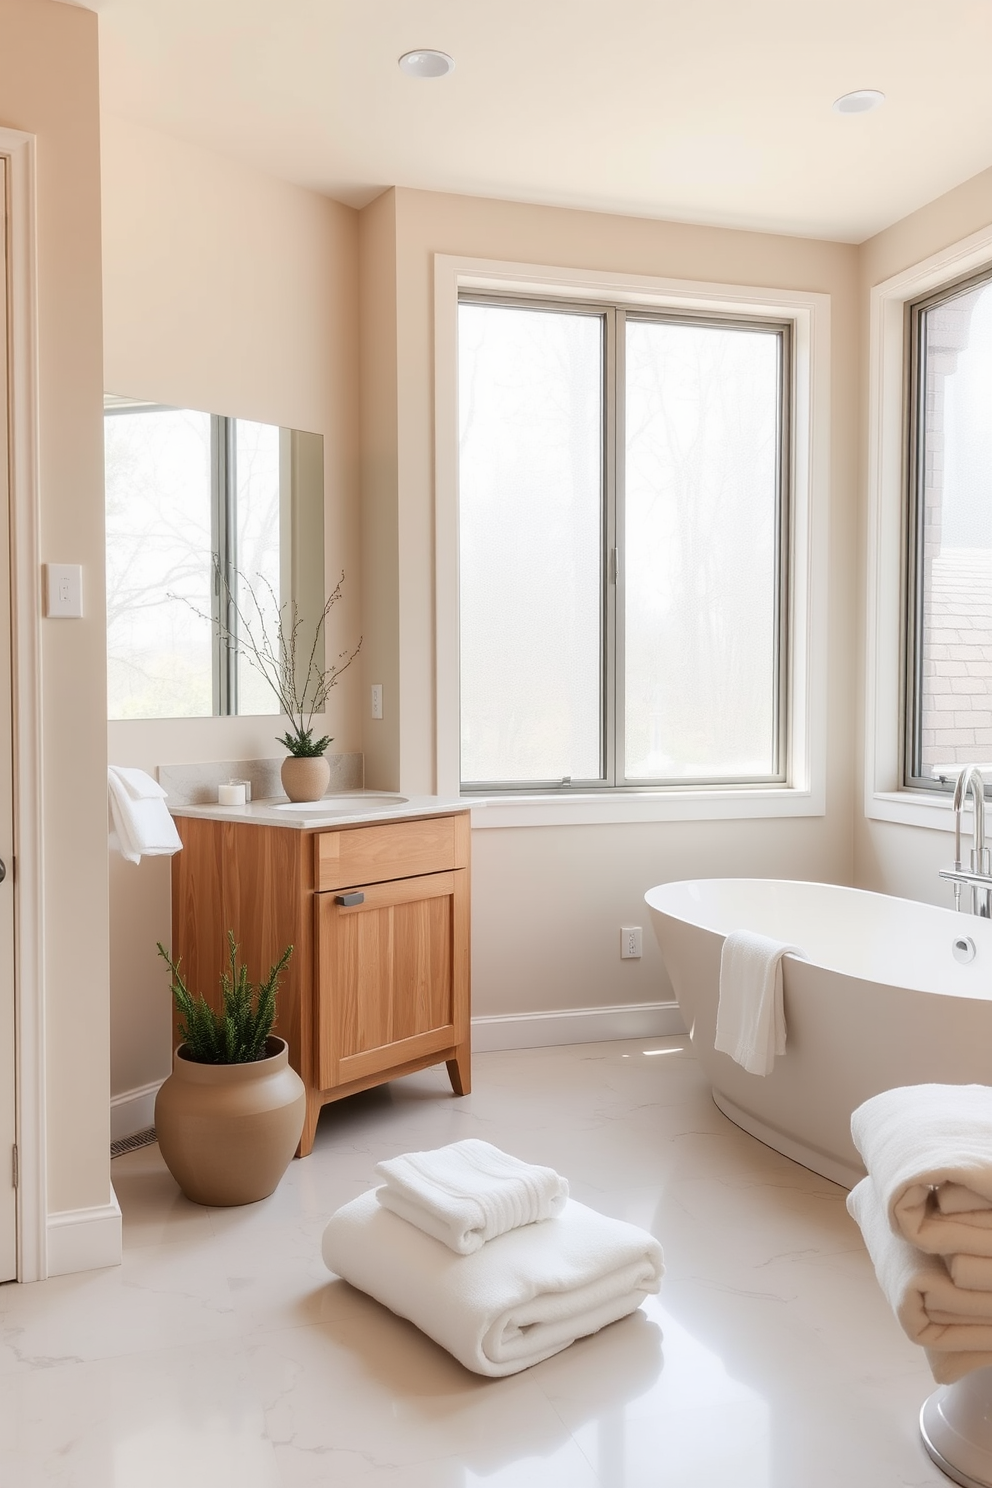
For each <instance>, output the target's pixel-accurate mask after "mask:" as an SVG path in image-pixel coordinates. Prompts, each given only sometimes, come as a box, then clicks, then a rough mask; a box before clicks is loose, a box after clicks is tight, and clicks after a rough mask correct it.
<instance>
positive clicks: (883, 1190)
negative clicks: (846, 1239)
mask: <svg viewBox="0 0 992 1488" xmlns="http://www.w3.org/2000/svg"><path fill="white" fill-rule="evenodd" d="M851 1133H852V1135H853V1137H854V1142H855V1145H856V1147H857V1148H858V1151H859V1152H860V1153H861V1156H862V1158H863V1159H864V1163H865V1167H866V1168H867V1169H868V1177H867V1178H865V1179H863V1180H862V1181H861V1183H859V1184H858V1186H857V1187H856V1188H855V1189H854V1190H853V1191H852V1192H851V1193H850V1194H849V1195H848V1201H847V1207H848V1209H849V1210H850V1212H851V1214H852V1215H853V1216H854V1218H855V1219H856V1220H857V1222H858V1224H859V1225H860V1227H861V1231H862V1234H863V1235H864V1237H865V1243H866V1245H867V1247H868V1251H869V1254H870V1255H871V1258H872V1261H873V1262H874V1265H875V1272H876V1275H877V1276H878V1280H879V1283H880V1285H881V1287H882V1290H883V1292H884V1293H885V1295H886V1297H887V1298H888V1300H889V1302H890V1303H891V1305H892V1308H893V1310H894V1312H895V1314H896V1316H897V1317H898V1319H899V1321H900V1323H901V1324H902V1326H903V1328H904V1329H905V1331H906V1333H907V1334H908V1336H909V1337H910V1338H912V1339H913V1341H914V1342H915V1343H920V1344H923V1345H924V1347H925V1348H926V1350H927V1356H928V1358H929V1361H930V1367H931V1369H932V1371H933V1374H934V1378H935V1379H936V1380H938V1382H939V1383H941V1384H952V1383H953V1382H954V1381H955V1380H958V1379H961V1378H962V1377H963V1376H964V1375H965V1374H969V1373H970V1372H971V1371H972V1370H973V1369H983V1368H986V1367H987V1366H989V1365H992V1088H990V1087H988V1086H985V1085H908V1086H901V1087H899V1088H898V1089H895V1090H886V1091H884V1092H883V1093H882V1094H881V1095H877V1096H873V1097H872V1099H871V1100H868V1101H865V1103H864V1104H863V1105H861V1106H859V1107H858V1109H857V1110H856V1111H855V1112H854V1115H853V1116H852V1118H851Z"/></svg>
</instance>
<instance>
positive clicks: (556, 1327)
mask: <svg viewBox="0 0 992 1488" xmlns="http://www.w3.org/2000/svg"><path fill="white" fill-rule="evenodd" d="M321 1248H322V1252H323V1256H324V1261H325V1262H326V1264H327V1266H328V1268H329V1269H330V1270H331V1271H334V1272H336V1273H337V1275H338V1276H342V1277H344V1279H345V1281H349V1282H351V1284H352V1286H356V1287H358V1288H360V1290H361V1291H363V1292H368V1293H369V1295H370V1296H372V1297H375V1299H376V1300H377V1301H378V1302H381V1303H382V1304H383V1305H384V1306H385V1307H388V1308H389V1309H390V1310H391V1311H392V1312H395V1313H396V1314H397V1315H398V1316H399V1317H405V1318H409V1319H410V1321H411V1322H412V1323H415V1324H416V1326H417V1327H418V1328H419V1329H420V1330H421V1332H422V1333H426V1334H427V1335H428V1337H430V1338H433V1339H434V1341H435V1342H436V1343H439V1344H440V1345H441V1347H442V1348H445V1349H447V1350H448V1352H449V1353H450V1354H453V1355H454V1356H455V1358H456V1359H458V1360H459V1361H460V1362H461V1363H462V1364H464V1365H465V1368H466V1369H471V1370H473V1371H474V1372H475V1373H476V1374H487V1375H491V1376H493V1377H499V1376H502V1375H507V1374H516V1373H517V1372H518V1371H519V1370H521V1369H527V1368H529V1367H530V1365H532V1364H539V1363H540V1362H541V1360H542V1359H549V1358H550V1357H551V1355H552V1354H557V1353H560V1351H561V1350H562V1349H564V1348H567V1347H568V1345H569V1344H570V1343H574V1342H575V1340H576V1338H584V1337H585V1336H586V1334H588V1333H597V1332H598V1331H599V1329H600V1328H605V1327H606V1325H607V1323H613V1322H616V1321H617V1319H618V1318H622V1317H626V1316H627V1314H628V1313H630V1312H633V1311H634V1310H635V1309H636V1308H637V1307H639V1306H640V1304H641V1302H643V1300H644V1298H645V1297H646V1296H647V1295H648V1293H649V1292H656V1291H657V1290H658V1288H659V1286H660V1285H661V1277H662V1275H663V1273H664V1269H665V1268H664V1265H663V1263H662V1253H661V1246H660V1245H659V1244H658V1242H657V1240H655V1238H654V1237H653V1236H652V1235H649V1234H648V1233H647V1232H646V1231H645V1230H639V1229H638V1228H637V1227H636V1226H635V1225H631V1224H627V1223H626V1222H625V1221H624V1220H619V1219H607V1218H606V1217H605V1216H604V1215H602V1214H597V1213H596V1212H595V1211H594V1210H592V1209H587V1208H586V1207H585V1206H584V1205H583V1204H576V1203H575V1202H574V1201H573V1200H571V1199H570V1200H568V1202H567V1203H566V1205H565V1208H564V1209H563V1210H562V1212H561V1214H560V1215H559V1216H558V1217H557V1219H545V1220H542V1221H541V1222H540V1223H539V1224H534V1225H525V1226H523V1227H522V1228H521V1229H516V1230H509V1231H507V1233H506V1234H505V1235H499V1236H497V1238H496V1239H495V1240H491V1241H490V1242H489V1244H488V1245H484V1246H483V1247H482V1249H481V1250H477V1251H476V1252H475V1254H474V1255H470V1256H460V1255H456V1254H455V1252H454V1251H452V1250H449V1249H448V1247H447V1246H446V1245H442V1244H440V1243H439V1242H438V1241H437V1240H433V1239H432V1238H431V1236H430V1235H425V1234H424V1232H423V1231H422V1230H419V1229H416V1228H415V1227H414V1226H413V1225H410V1224H407V1222H406V1220H403V1219H400V1218H399V1216H398V1215H396V1214H392V1213H390V1211H389V1210H388V1209H384V1208H383V1207H382V1205H381V1204H380V1203H378V1201H377V1200H376V1196H375V1193H374V1192H369V1193H365V1194H362V1196H361V1197H360V1198H358V1199H353V1200H352V1202H351V1203H350V1204H346V1205H345V1206H344V1208H343V1209H339V1210H338V1212H337V1213H336V1214H335V1215H333V1216H332V1218H331V1220H330V1221H329V1223H328V1225H327V1228H326V1229H325V1231H324V1238H323V1242H322V1247H321Z"/></svg>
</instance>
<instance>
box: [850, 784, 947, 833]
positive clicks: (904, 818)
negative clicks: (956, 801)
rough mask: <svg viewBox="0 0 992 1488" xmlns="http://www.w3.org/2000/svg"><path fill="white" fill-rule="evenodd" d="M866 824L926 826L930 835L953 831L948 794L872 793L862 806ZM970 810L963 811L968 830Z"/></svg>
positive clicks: (920, 792)
mask: <svg viewBox="0 0 992 1488" xmlns="http://www.w3.org/2000/svg"><path fill="white" fill-rule="evenodd" d="M865 815H866V816H867V818H868V820H869V821H885V822H896V823H898V824H899V825H900V826H904V827H929V828H930V830H931V831H933V832H953V831H954V815H953V813H952V811H951V798H950V796H948V795H936V794H931V793H930V792H928V791H909V790H902V791H875V792H874V794H872V795H869V797H868V800H867V802H866V806H865ZM971 816H972V813H971V808H970V807H969V808H968V809H967V810H966V811H965V812H964V818H965V820H966V821H967V823H968V831H969V832H970V831H971Z"/></svg>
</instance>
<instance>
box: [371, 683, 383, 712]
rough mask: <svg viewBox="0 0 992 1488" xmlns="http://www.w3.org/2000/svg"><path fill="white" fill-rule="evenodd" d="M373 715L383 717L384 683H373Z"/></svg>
mask: <svg viewBox="0 0 992 1488" xmlns="http://www.w3.org/2000/svg"><path fill="white" fill-rule="evenodd" d="M372 717H373V718H381V717H382V683H381V682H373V683H372Z"/></svg>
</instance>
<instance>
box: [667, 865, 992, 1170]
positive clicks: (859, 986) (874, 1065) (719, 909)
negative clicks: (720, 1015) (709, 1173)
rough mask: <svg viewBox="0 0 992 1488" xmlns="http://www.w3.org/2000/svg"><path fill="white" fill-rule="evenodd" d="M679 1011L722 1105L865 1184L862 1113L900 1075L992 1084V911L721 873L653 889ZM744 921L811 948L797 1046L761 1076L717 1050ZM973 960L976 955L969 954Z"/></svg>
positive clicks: (798, 1001) (803, 964)
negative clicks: (725, 975) (729, 951)
mask: <svg viewBox="0 0 992 1488" xmlns="http://www.w3.org/2000/svg"><path fill="white" fill-rule="evenodd" d="M645 899H646V901H647V904H648V907H649V909H650V911H651V917H652V920H653V922H654V930H655V934H656V936H657V938H658V944H659V945H660V947H661V954H662V957H663V958H664V961H665V965H666V967H667V968H668V973H669V976H670V977H671V980H672V985H673V987H674V989H675V995H676V997H677V998H678V1003H679V1008H680V1010H681V1012H682V1016H683V1017H684V1019H685V1023H686V1027H687V1028H688V1029H689V1033H690V1037H691V1039H692V1047H693V1052H694V1053H695V1054H696V1057H697V1058H698V1059H699V1062H700V1064H701V1065H702V1067H703V1069H704V1071H705V1073H706V1075H707V1076H708V1078H709V1080H710V1083H711V1085H712V1088H713V1099H714V1100H715V1102H716V1104H717V1105H718V1106H719V1108H720V1110H721V1111H723V1112H724V1113H725V1115H727V1116H729V1117H730V1119H731V1121H735V1122H736V1123H737V1125H738V1126H741V1127H743V1128H744V1130H745V1131H747V1132H750V1133H751V1135H752V1136H755V1137H758V1138H759V1140H760V1141H762V1142H766V1143H767V1144H768V1146H769V1147H774V1148H776V1149H777V1151H779V1152H783V1153H785V1155H786V1156H787V1157H791V1158H794V1159H795V1160H796V1161H797V1162H800V1163H803V1164H804V1165H805V1166H806V1167H808V1168H812V1169H813V1171H814V1172H816V1173H822V1174H823V1175H824V1176H825V1177H827V1178H832V1179H834V1181H835V1182H837V1183H842V1184H844V1186H845V1187H847V1188H851V1187H853V1185H854V1184H855V1183H856V1182H857V1181H858V1179H859V1178H861V1177H863V1176H864V1168H863V1166H862V1164H861V1161H860V1159H859V1157H858V1154H857V1151H856V1149H855V1147H854V1144H853V1143H852V1141H851V1132H850V1123H851V1112H852V1111H853V1110H854V1108H855V1107H856V1106H858V1105H860V1104H861V1102H862V1101H863V1100H867V1099H868V1097H869V1096H870V1095H877V1094H878V1092H879V1091H880V1090H889V1089H891V1088H892V1087H893V1086H895V1085H918V1084H923V1083H926V1082H928V1081H938V1082H940V1083H942V1084H951V1085H959V1084H970V1083H977V1084H983V1085H987V1084H992V921H989V920H983V919H979V918H978V917H977V916H975V915H970V914H956V913H955V912H954V911H953V910H950V909H937V908H934V907H933V906H932V905H929V904H916V903H913V902H911V901H910V900H908V899H893V898H889V897H888V896H886V895H884V894H870V893H866V892H864V891H863V890H861V889H846V888H840V887H838V886H837V885H836V884H817V883H791V882H787V881H783V880H777V879H747V878H738V879H733V878H711V879H698V880H696V881H687V882H683V883H668V884H660V885H659V886H658V887H657V888H654V889H651V890H649V892H648V893H647V894H646V895H645ZM732 930H753V931H756V932H758V933H759V934H761V935H768V936H771V937H773V938H774V939H776V940H782V941H787V942H788V943H789V944H791V945H797V946H801V947H802V949H803V950H804V951H805V952H806V955H807V957H808V958H809V959H808V960H807V961H803V960H801V959H800V958H798V957H796V956H786V957H785V958H784V960H783V968H784V987H785V1020H786V1029H787V1036H786V1051H785V1054H784V1055H782V1056H781V1057H780V1058H779V1059H776V1061H775V1067H774V1069H773V1070H772V1073H771V1074H770V1075H766V1076H760V1075H749V1074H748V1073H747V1072H746V1071H745V1070H744V1069H742V1068H741V1066H740V1065H738V1064H735V1063H734V1061H733V1060H732V1059H731V1058H730V1057H729V1056H728V1055H726V1054H718V1053H717V1052H716V1050H715V1049H714V1048H713V1039H714V1035H715V1032H716V1012H717V1001H718V997H719V981H720V952H721V949H722V947H723V941H724V937H725V936H726V935H728V934H729V933H730V932H731V931H732ZM969 957H971V959H967V958H969Z"/></svg>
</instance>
